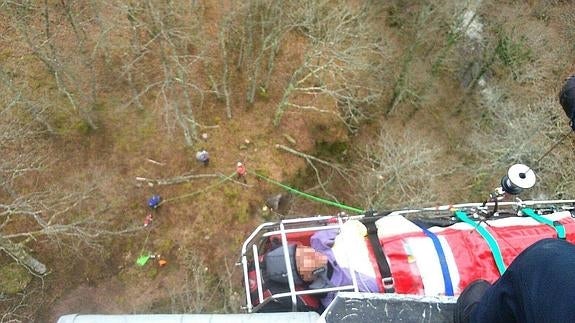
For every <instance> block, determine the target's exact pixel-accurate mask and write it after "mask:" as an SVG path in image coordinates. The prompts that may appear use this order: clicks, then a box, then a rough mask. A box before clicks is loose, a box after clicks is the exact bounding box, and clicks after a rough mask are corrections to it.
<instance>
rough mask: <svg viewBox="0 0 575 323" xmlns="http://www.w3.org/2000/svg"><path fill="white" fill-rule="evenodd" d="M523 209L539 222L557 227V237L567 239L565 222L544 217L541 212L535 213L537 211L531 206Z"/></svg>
mask: <svg viewBox="0 0 575 323" xmlns="http://www.w3.org/2000/svg"><path fill="white" fill-rule="evenodd" d="M521 211H522V212H523V213H525V214H527V215H529V216H530V217H532V218H533V219H535V220H536V221H537V222H539V223H543V224H547V225H548V226H550V227H553V229H555V231H556V232H557V238H559V239H565V227H564V226H563V224H561V223H558V222H554V221H551V220H549V219H547V218H544V217H542V216H540V215H539V214H537V213H535V211H533V209H530V208H524V209H522V210H521Z"/></svg>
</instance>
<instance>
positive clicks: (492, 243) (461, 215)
mask: <svg viewBox="0 0 575 323" xmlns="http://www.w3.org/2000/svg"><path fill="white" fill-rule="evenodd" d="M455 216H456V217H457V218H458V219H459V220H461V221H463V222H465V223H467V224H469V225H471V226H473V227H474V228H475V230H477V232H479V234H480V235H481V236H482V237H483V239H485V241H487V244H488V245H489V249H491V253H492V254H493V258H494V259H495V264H496V265H497V269H499V274H501V275H503V273H504V272H505V269H506V267H505V263H504V262H503V256H502V255H501V249H499V245H498V244H497V241H496V240H495V238H494V237H493V236H492V235H491V233H489V231H487V229H485V228H484V227H482V226H481V225H479V224H478V223H475V222H473V220H471V219H470V218H469V217H467V214H466V213H465V212H462V211H455Z"/></svg>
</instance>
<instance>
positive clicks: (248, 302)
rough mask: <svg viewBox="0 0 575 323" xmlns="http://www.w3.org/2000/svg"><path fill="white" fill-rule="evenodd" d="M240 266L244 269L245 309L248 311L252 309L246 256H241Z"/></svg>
mask: <svg viewBox="0 0 575 323" xmlns="http://www.w3.org/2000/svg"><path fill="white" fill-rule="evenodd" d="M242 267H243V270H244V288H245V289H246V309H247V310H248V313H251V311H252V307H253V306H252V299H251V295H250V282H249V278H248V260H247V258H246V256H242Z"/></svg>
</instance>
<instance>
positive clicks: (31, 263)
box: [0, 235, 46, 275]
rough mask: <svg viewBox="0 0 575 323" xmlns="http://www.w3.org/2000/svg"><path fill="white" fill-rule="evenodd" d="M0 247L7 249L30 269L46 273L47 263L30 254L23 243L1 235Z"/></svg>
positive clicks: (41, 273) (42, 273) (38, 272)
mask: <svg viewBox="0 0 575 323" xmlns="http://www.w3.org/2000/svg"><path fill="white" fill-rule="evenodd" d="M0 249H2V250H4V251H6V252H7V253H8V254H9V255H10V256H11V257H12V258H14V259H15V260H16V261H18V262H19V263H21V264H23V265H25V266H26V267H28V268H30V270H32V271H34V272H35V273H37V274H40V275H44V274H45V273H46V265H44V264H43V263H41V262H39V261H38V260H37V259H36V258H34V257H32V256H30V254H28V253H27V252H26V250H24V248H23V247H22V246H21V245H19V244H17V243H14V242H12V241H11V240H10V239H6V238H4V237H3V236H2V235H0Z"/></svg>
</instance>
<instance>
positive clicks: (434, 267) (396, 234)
mask: <svg viewBox="0 0 575 323" xmlns="http://www.w3.org/2000/svg"><path fill="white" fill-rule="evenodd" d="M545 217H546V218H548V219H550V220H552V221H558V222H559V223H561V224H562V225H563V226H564V228H565V231H566V240H568V241H570V242H575V221H574V220H573V218H572V216H571V213H570V212H568V211H561V212H556V213H553V214H549V215H545ZM376 225H377V228H378V236H379V241H380V243H381V246H382V248H383V250H384V253H385V255H386V258H387V261H388V263H389V265H390V269H391V273H392V276H393V279H394V282H395V289H396V292H397V293H400V294H418V295H429V296H438V295H445V285H446V284H445V279H444V274H443V273H442V268H441V265H440V261H439V256H438V252H437V248H436V246H434V244H433V241H432V239H431V238H430V237H428V236H427V235H426V234H425V233H424V232H423V230H422V229H421V228H420V227H418V226H416V225H415V224H413V223H412V222H410V221H409V220H407V219H405V218H404V217H403V216H401V215H390V216H387V217H383V218H381V219H379V220H378V221H377V222H376ZM480 225H481V226H483V227H484V228H486V229H487V231H489V232H490V233H491V235H492V236H493V237H494V238H495V240H496V241H497V244H498V246H499V249H500V250H501V254H502V256H503V261H504V263H505V266H506V267H507V266H509V264H510V263H511V262H512V261H513V259H515V257H516V256H517V255H518V254H519V253H520V252H521V251H523V250H524V249H526V248H527V247H529V246H530V245H532V244H533V243H535V242H537V241H539V240H541V239H544V238H557V232H556V230H555V229H554V228H553V227H552V226H549V225H546V224H541V223H539V222H537V221H536V220H535V219H532V218H530V217H508V218H501V219H496V220H489V221H486V222H483V223H481V224H480ZM429 231H431V232H432V233H434V234H435V236H436V237H437V239H438V240H439V241H440V243H441V248H442V249H443V250H442V251H443V254H444V258H445V260H446V263H447V267H448V272H449V278H450V280H451V282H452V286H453V292H454V294H455V295H458V294H460V293H461V291H462V290H463V289H464V288H465V287H466V286H467V285H468V284H469V283H471V282H472V281H474V280H476V279H485V280H488V281H490V282H494V281H495V280H497V279H498V278H499V277H500V273H499V270H498V268H497V266H496V263H495V260H494V257H493V253H492V250H491V249H490V248H489V245H488V243H487V241H486V240H485V239H484V238H483V237H482V236H481V235H480V234H479V232H477V230H476V229H475V228H474V227H473V226H471V225H470V224H466V223H463V222H462V223H456V224H454V225H451V226H449V227H444V228H442V227H432V228H429ZM370 257H371V258H372V259H371V261H372V265H374V266H377V265H376V264H377V263H376V261H375V259H374V258H373V252H371V256H370ZM375 268H377V267H375ZM376 275H377V276H379V272H378V271H376ZM378 280H381V277H378ZM382 287H383V286H380V289H381V290H383V288H382Z"/></svg>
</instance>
